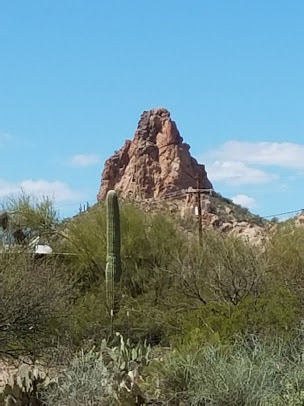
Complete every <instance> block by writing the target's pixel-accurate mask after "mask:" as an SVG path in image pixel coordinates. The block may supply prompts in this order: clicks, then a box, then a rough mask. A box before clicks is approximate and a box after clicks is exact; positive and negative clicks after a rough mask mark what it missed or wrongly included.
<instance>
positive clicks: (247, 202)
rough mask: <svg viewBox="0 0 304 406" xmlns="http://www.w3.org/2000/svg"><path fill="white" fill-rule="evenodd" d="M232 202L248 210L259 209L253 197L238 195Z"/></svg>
mask: <svg viewBox="0 0 304 406" xmlns="http://www.w3.org/2000/svg"><path fill="white" fill-rule="evenodd" d="M232 201H233V202H234V203H235V204H239V205H241V206H243V207H247V209H253V208H254V207H257V203H256V201H255V199H254V198H253V197H250V196H248V195H242V194H240V195H236V196H234V197H232Z"/></svg>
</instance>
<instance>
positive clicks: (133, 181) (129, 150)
mask: <svg viewBox="0 0 304 406" xmlns="http://www.w3.org/2000/svg"><path fill="white" fill-rule="evenodd" d="M189 149H190V146H189V145H188V144H186V143H184V142H183V138H182V137H181V135H180V133H179V131H178V129H177V126H176V124H175V122H174V121H173V120H172V119H171V117H170V113H169V111H168V110H166V109H165V108H155V109H152V110H149V111H144V112H143V113H142V115H141V117H140V120H139V123H138V126H137V129H136V131H135V135H134V138H133V140H132V141H130V140H127V141H126V142H125V144H124V145H123V147H122V148H121V149H120V150H119V151H117V152H116V153H115V154H114V155H113V156H112V157H110V158H109V159H108V160H107V161H106V163H105V167H104V170H103V173H102V178H101V186H100V189H99V193H98V196H97V198H98V200H102V199H104V198H105V197H106V194H107V192H108V190H110V189H115V190H116V191H118V192H119V193H120V196H121V197H124V198H126V197H129V198H134V199H140V200H143V199H149V198H156V199H158V198H163V197H166V196H168V195H170V194H172V193H174V192H178V191H180V190H184V189H188V188H196V185H197V180H196V176H197V175H198V176H199V178H200V182H201V188H203V189H212V184H211V182H210V181H209V179H208V177H207V173H206V170H205V166H204V165H201V164H199V163H198V162H197V161H196V159H194V158H193V157H192V156H191V154H190V152H189Z"/></svg>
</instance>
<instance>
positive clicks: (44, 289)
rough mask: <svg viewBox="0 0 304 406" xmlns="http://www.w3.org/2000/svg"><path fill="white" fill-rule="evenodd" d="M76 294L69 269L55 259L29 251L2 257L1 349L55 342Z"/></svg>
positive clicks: (9, 350)
mask: <svg viewBox="0 0 304 406" xmlns="http://www.w3.org/2000/svg"><path fill="white" fill-rule="evenodd" d="M72 293H73V287H72V284H71V282H70V281H69V279H68V278H67V276H66V272H65V269H64V268H62V266H61V265H60V264H59V263H56V260H55V258H51V259H47V258H45V259H41V260H38V259H37V260H35V259H33V258H32V257H31V256H29V255H28V254H24V253H19V254H13V253H10V252H8V253H6V254H5V255H4V254H2V255H1V257H0V352H2V353H9V354H18V353H19V352H25V351H27V352H28V351H34V350H36V351H38V350H41V348H42V347H43V346H44V345H46V344H47V342H48V343H50V342H51V341H52V338H53V337H54V335H55V334H56V331H55V330H54V329H55V328H56V327H55V326H56V324H57V323H58V322H59V320H60V319H63V318H64V317H65V315H66V314H67V312H68V309H69V301H70V298H71V296H72Z"/></svg>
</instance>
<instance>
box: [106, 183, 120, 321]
mask: <svg viewBox="0 0 304 406" xmlns="http://www.w3.org/2000/svg"><path fill="white" fill-rule="evenodd" d="M106 205H107V265H106V275H105V276H106V290H107V305H108V308H109V310H110V311H111V313H113V309H114V283H115V282H118V281H119V280H120V278H121V259H120V244H121V243H120V215H119V205H118V198H117V194H116V192H115V191H114V190H110V191H109V192H108V193H107V198H106Z"/></svg>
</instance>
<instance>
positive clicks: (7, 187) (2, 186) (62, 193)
mask: <svg viewBox="0 0 304 406" xmlns="http://www.w3.org/2000/svg"><path fill="white" fill-rule="evenodd" d="M21 191H24V192H25V193H27V194H29V195H31V196H36V197H41V196H48V197H50V198H53V199H54V200H55V201H56V202H62V201H67V200H68V201H70V200H78V199H80V198H81V197H82V195H81V193H80V192H77V191H74V190H72V189H71V188H70V187H69V186H68V185H67V184H66V183H64V182H60V181H54V182H49V181H47V180H44V179H39V180H33V179H26V180H23V181H21V182H8V181H6V180H4V179H0V197H5V196H8V195H12V194H18V193H20V192H21Z"/></svg>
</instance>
